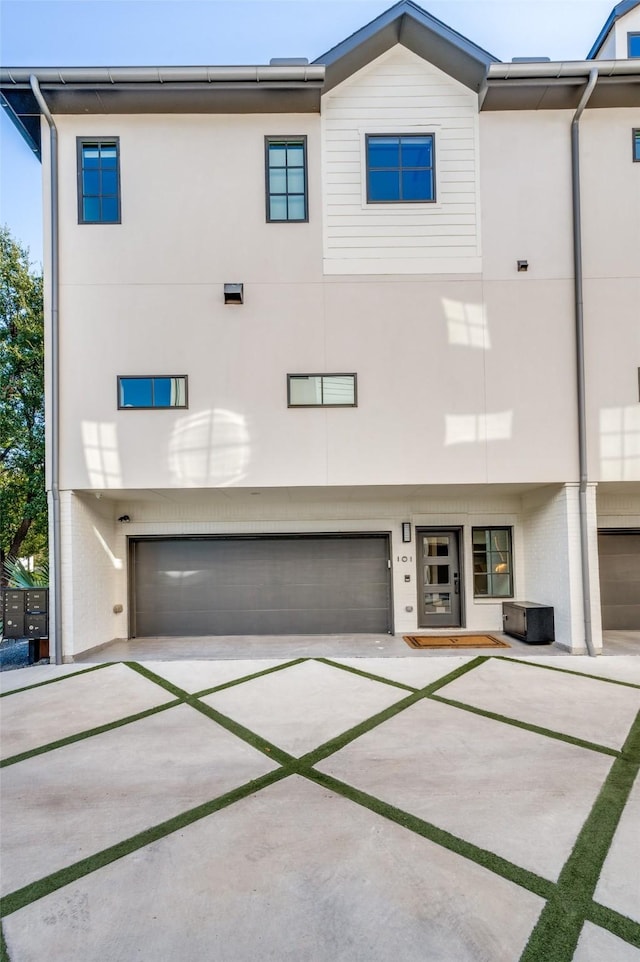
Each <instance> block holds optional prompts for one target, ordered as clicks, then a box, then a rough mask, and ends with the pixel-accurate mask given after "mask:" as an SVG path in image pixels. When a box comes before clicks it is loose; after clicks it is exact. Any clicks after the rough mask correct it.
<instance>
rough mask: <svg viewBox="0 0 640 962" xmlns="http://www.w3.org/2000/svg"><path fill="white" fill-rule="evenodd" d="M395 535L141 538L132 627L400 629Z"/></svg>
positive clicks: (147, 631)
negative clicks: (394, 610)
mask: <svg viewBox="0 0 640 962" xmlns="http://www.w3.org/2000/svg"><path fill="white" fill-rule="evenodd" d="M388 558H389V544H388V538H387V536H386V535H369V536H358V537H353V536H348V537H337V536H331V537H321V536H313V537H280V538H277V537H265V538H172V539H147V540H145V539H139V540H134V541H133V542H132V545H131V568H130V570H131V572H132V578H133V591H132V598H133V618H132V635H133V636H138V637H144V636H147V637H148V636H150V635H280V634H326V633H334V634H335V633H338V634H340V633H354V632H386V631H390V630H391V588H390V571H389V563H388Z"/></svg>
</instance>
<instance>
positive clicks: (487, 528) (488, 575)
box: [471, 524, 515, 601]
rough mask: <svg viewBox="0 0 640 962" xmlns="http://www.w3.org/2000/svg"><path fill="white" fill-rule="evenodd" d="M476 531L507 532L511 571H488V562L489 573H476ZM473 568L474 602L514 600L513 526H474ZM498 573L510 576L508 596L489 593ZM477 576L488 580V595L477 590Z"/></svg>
mask: <svg viewBox="0 0 640 962" xmlns="http://www.w3.org/2000/svg"><path fill="white" fill-rule="evenodd" d="M476 531H484V532H493V531H506V532H507V536H508V539H509V546H508V549H507V550H508V554H509V571H507V572H491V571H489V570H488V568H489V565H488V562H487V571H485V572H480V571H475V542H474V540H473V536H474V534H475V532H476ZM490 536H491V535H489V537H490ZM489 550H490V549H489ZM487 554H488V551H487V550H486V542H485V558H486V556H487ZM471 568H472V575H473V597H474V600H476V601H483V600H489V601H496V600H498V601H500V600H503V599H509V598H513V597H514V580H515V579H514V571H513V525H509V524H495V525H493V524H489V525H483V524H474V525H473V526H472V528H471ZM496 573H497V574H502V575H504V574H506V575H508V577H509V593H508V594H492V593H491V592H490V591H489V586H490V584H491V581H490V579H491V578H492V576H493V574H496ZM477 576H480V577H484V578H486V579H487V593H486V594H484V593H482V594H481V593H479V592H478V590H477V588H476V577H477Z"/></svg>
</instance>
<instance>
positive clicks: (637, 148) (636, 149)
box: [633, 127, 640, 162]
mask: <svg viewBox="0 0 640 962" xmlns="http://www.w3.org/2000/svg"><path fill="white" fill-rule="evenodd" d="M633 159H634V160H635V161H638V162H640V127H636V128H635V130H634V131H633Z"/></svg>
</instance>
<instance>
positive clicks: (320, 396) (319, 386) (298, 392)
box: [287, 374, 357, 408]
mask: <svg viewBox="0 0 640 962" xmlns="http://www.w3.org/2000/svg"><path fill="white" fill-rule="evenodd" d="M287 402H288V405H289V407H290V408H294V407H295V408H317V407H336V408H354V407H357V392H356V375H355V374H287Z"/></svg>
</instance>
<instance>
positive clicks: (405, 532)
mask: <svg viewBox="0 0 640 962" xmlns="http://www.w3.org/2000/svg"><path fill="white" fill-rule="evenodd" d="M402 540H403V541H404V542H405V544H408V543H409V542H410V541H411V522H410V521H403V522H402Z"/></svg>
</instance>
